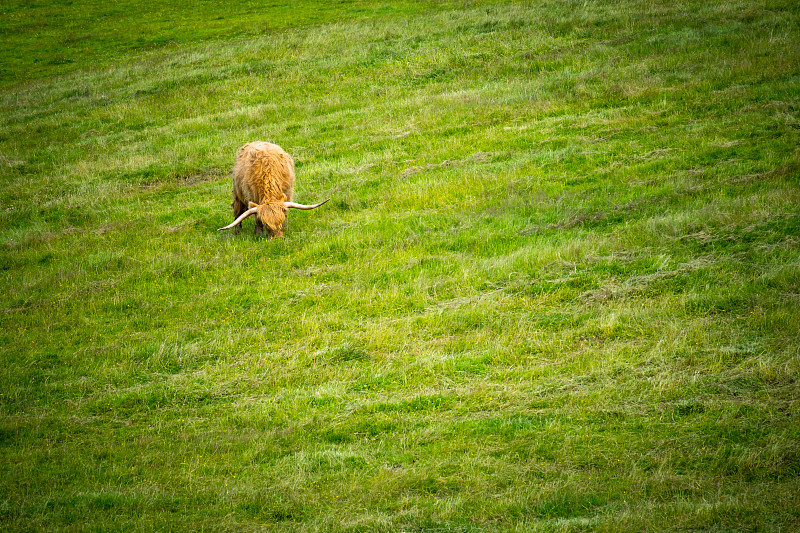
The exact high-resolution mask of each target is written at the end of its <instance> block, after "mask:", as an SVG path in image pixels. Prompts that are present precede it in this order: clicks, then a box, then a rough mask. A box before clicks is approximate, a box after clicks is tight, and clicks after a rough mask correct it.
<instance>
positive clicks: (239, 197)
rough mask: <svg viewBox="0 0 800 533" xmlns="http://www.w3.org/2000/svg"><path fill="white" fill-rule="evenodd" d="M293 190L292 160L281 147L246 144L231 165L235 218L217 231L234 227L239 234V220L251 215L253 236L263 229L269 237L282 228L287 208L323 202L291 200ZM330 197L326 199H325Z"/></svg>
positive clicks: (260, 143) (317, 205)
mask: <svg viewBox="0 0 800 533" xmlns="http://www.w3.org/2000/svg"><path fill="white" fill-rule="evenodd" d="M293 193H294V161H293V160H292V158H291V156H290V155H289V154H287V153H286V152H285V151H284V150H283V148H281V147H280V146H278V145H276V144H271V143H268V142H260V141H259V142H252V143H247V144H245V145H244V146H242V147H241V148H239V152H238V153H237V154H236V165H235V166H234V167H233V204H232V207H233V216H234V218H235V220H234V221H233V222H232V223H231V224H229V225H227V226H225V227H224V228H219V230H218V231H222V230H225V229H230V228H234V227H235V229H234V233H237V234H238V233H239V230H240V229H241V227H242V221H243V220H244V219H245V218H247V217H249V216H250V215H256V217H255V229H254V233H255V235H261V234H263V232H264V228H265V227H266V229H267V236H268V237H269V238H270V239H272V238H276V237H282V236H283V232H284V231H285V230H286V214H287V213H288V211H289V209H290V208H293V209H314V208H316V207H319V206H321V205H322V204H324V203H325V202H327V201H328V200H325V202H320V203H318V204H314V205H303V204H298V203H295V202H292V201H291V200H292V195H293ZM329 199H330V198H329Z"/></svg>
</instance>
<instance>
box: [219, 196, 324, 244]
mask: <svg viewBox="0 0 800 533" xmlns="http://www.w3.org/2000/svg"><path fill="white" fill-rule="evenodd" d="M329 200H330V198H328V200H325V201H324V202H320V203H318V204H314V205H304V204H298V203H295V202H287V201H286V196H285V195H282V198H281V199H280V200H275V201H269V202H262V203H260V204H256V203H253V202H250V204H249V206H248V209H247V211H245V212H244V213H242V214H241V215H239V216H238V217H237V218H236V220H234V221H233V222H231V223H230V224H228V225H227V226H225V227H224V228H219V229H218V230H217V231H222V230H224V229H230V228H232V227H234V226H236V225H237V224H239V223H240V222H241V221H242V220H244V219H246V218H247V217H249V216H250V215H256V216H258V219H259V220H260V221H261V223H262V224H263V225H264V226H266V227H267V233H268V234H269V236H270V237H283V227H284V224H285V223H286V214H287V213H288V212H289V209H316V208H317V207H319V206H321V205H322V204H324V203H325V202H327V201H329Z"/></svg>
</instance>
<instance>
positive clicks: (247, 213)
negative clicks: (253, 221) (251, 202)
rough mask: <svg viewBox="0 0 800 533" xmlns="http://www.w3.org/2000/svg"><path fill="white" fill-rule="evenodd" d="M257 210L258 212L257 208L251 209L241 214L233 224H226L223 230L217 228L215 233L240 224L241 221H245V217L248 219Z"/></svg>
mask: <svg viewBox="0 0 800 533" xmlns="http://www.w3.org/2000/svg"><path fill="white" fill-rule="evenodd" d="M257 210H258V206H255V207H251V208H250V209H248V210H247V211H245V212H244V213H242V214H241V215H239V218H237V219H236V220H234V221H233V222H231V223H230V224H228V225H227V226H225V227H224V228H219V229H218V230H217V231H222V230H224V229H231V228H232V227H234V226H235V225H236V224H238V223H239V222H241V221H242V220H244V219H246V218H247V217H249V216H250V215H253V214H255V212H256V211H257Z"/></svg>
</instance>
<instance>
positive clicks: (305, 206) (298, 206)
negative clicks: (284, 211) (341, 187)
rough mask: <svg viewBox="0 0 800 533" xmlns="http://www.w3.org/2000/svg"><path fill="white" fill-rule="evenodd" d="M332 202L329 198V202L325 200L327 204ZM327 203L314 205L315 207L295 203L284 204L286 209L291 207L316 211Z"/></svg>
mask: <svg viewBox="0 0 800 533" xmlns="http://www.w3.org/2000/svg"><path fill="white" fill-rule="evenodd" d="M330 200H331V199H330V198H328V199H327V200H325V202H330ZM325 202H320V203H318V204H314V205H303V204H296V203H294V202H283V205H285V206H286V207H291V208H293V209H316V208H317V207H319V206H321V205H322V204H324V203H325Z"/></svg>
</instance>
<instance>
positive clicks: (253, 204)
mask: <svg viewBox="0 0 800 533" xmlns="http://www.w3.org/2000/svg"><path fill="white" fill-rule="evenodd" d="M247 207H248V208H251V209H252V208H253V207H258V204H257V203H255V202H249V203H248V204H247Z"/></svg>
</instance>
